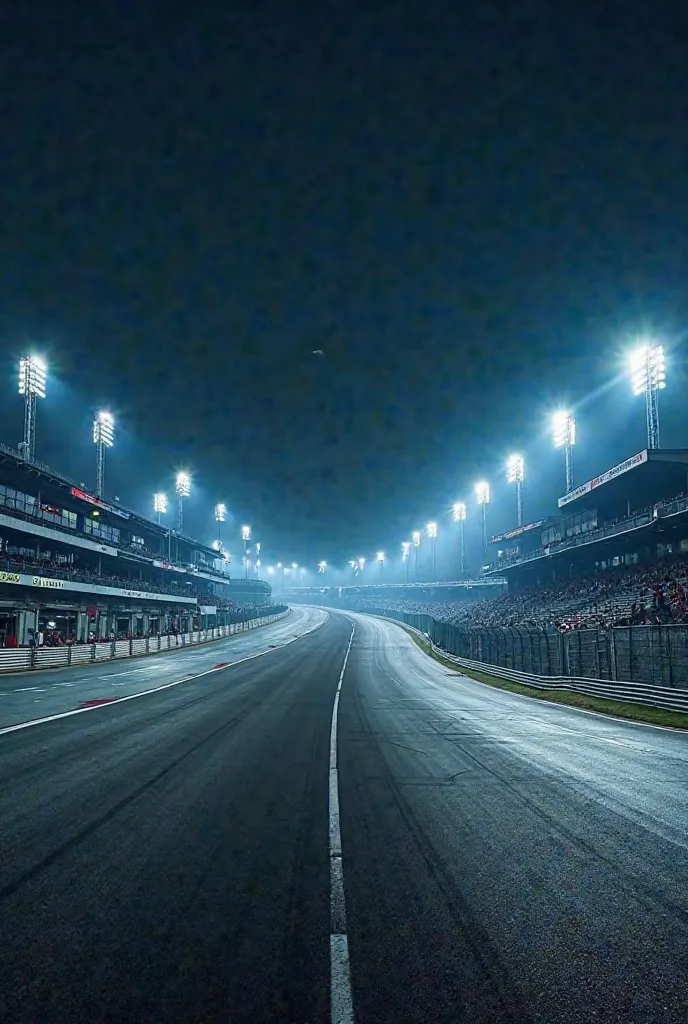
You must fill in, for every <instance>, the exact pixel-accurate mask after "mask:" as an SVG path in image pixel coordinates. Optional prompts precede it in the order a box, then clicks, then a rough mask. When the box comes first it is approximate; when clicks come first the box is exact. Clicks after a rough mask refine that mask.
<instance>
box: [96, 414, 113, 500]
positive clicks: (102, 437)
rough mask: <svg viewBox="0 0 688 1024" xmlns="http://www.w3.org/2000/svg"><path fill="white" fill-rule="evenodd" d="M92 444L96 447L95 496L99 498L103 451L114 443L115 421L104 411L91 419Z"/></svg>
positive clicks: (102, 475) (103, 464)
mask: <svg viewBox="0 0 688 1024" xmlns="http://www.w3.org/2000/svg"><path fill="white" fill-rule="evenodd" d="M93 443H94V444H95V446H96V494H97V495H98V497H99V498H100V497H101V496H102V494H103V490H104V487H105V449H106V448H112V446H113V444H114V443H115V420H114V417H113V415H112V413H110V412H106V411H105V410H104V409H103V410H101V411H100V412H97V413H96V414H95V416H94V417H93Z"/></svg>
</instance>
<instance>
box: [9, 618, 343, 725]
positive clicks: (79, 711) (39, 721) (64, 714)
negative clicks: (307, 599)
mask: <svg viewBox="0 0 688 1024" xmlns="http://www.w3.org/2000/svg"><path fill="white" fill-rule="evenodd" d="M329 618H330V616H329V614H328V616H327V618H325V619H323V620H322V622H318V623H316V625H315V626H312V627H311V629H307V630H306V632H305V633H301V635H300V636H295V637H294V639H293V640H288V641H287V643H285V644H283V645H282V646H283V647H286V646H287V645H288V644H293V643H294V642H295V641H296V640H302V639H303V638H304V637H305V636H309V634H310V633H315V632H316V631H317V630H318V629H321V628H322V627H323V626H324V625H325V623H326V622H328V621H329ZM275 650H279V648H276V647H268V648H267V650H265V651H258V652H257V653H256V654H249V655H248V656H247V657H245V658H240V659H239V660H238V661H232V662H230V663H229V664H228V665H223V666H222V667H221V668H208V669H206V670H205V671H204V672H197V673H196V674H195V675H192V676H185V677H184V678H183V679H175V680H174V682H172V683H163V685H162V686H154V687H153V689H151V690H141V692H140V693H130V694H127V696H126V697H118V698H117V699H116V700H113V701H112V702H109V703H107V704H94V705H92V706H91V707H88V708H74V709H73V710H72V711H61V712H60V713H59V714H57V715H47V716H46V717H45V718H34V719H32V721H30V722H20V723H19V724H18V725H6V726H4V727H3V728H2V729H0V736H4V735H5V734H6V733H8V732H19V731H20V729H32V728H33V726H34V725H44V724H45V723H46V722H57V721H58V720H59V719H60V718H71V717H72V715H84V714H86V712H87V711H102V710H103V709H104V708H114V707H118V706H119V705H120V704H124V702H125V701H126V700H136V699H137V698H138V697H147V696H148V694H149V693H160V691H161V690H169V689H171V688H172V687H173V686H179V685H180V684H181V683H190V682H191V681H192V680H193V679H201V677H202V676H210V675H212V674H213V672H226V671H227V670H228V669H230V668H234V666H235V665H242V664H243V663H244V662H245V661H253V659H254V658H262V657H263V655H265V654H272V652H273V651H275ZM13 692H14V693H16V692H17V691H16V690H14V691H13Z"/></svg>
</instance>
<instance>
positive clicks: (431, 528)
mask: <svg viewBox="0 0 688 1024" xmlns="http://www.w3.org/2000/svg"><path fill="white" fill-rule="evenodd" d="M425 532H426V533H427V535H428V538H429V540H430V549H431V553H432V582H433V583H434V582H435V541H436V540H437V523H428V524H427V525H426V527H425Z"/></svg>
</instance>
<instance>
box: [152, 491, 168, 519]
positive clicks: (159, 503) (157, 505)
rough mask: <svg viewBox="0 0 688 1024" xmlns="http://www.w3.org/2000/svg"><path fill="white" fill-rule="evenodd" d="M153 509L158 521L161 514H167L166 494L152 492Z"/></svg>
mask: <svg viewBox="0 0 688 1024" xmlns="http://www.w3.org/2000/svg"><path fill="white" fill-rule="evenodd" d="M153 511H154V512H155V514H156V516H157V517H158V522H160V517H161V516H164V515H167V495H166V494H161V493H158V494H154V495H153Z"/></svg>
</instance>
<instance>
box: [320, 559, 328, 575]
mask: <svg viewBox="0 0 688 1024" xmlns="http://www.w3.org/2000/svg"><path fill="white" fill-rule="evenodd" d="M318 572H319V573H320V574H321V576H324V575H325V573H326V572H327V562H318Z"/></svg>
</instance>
